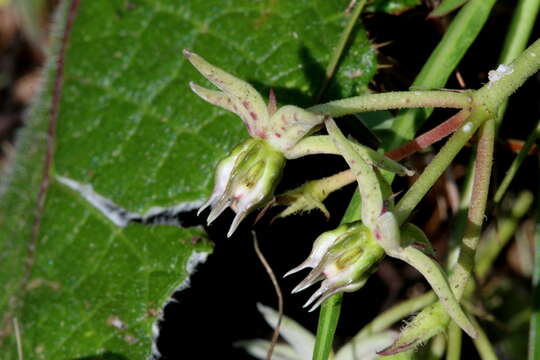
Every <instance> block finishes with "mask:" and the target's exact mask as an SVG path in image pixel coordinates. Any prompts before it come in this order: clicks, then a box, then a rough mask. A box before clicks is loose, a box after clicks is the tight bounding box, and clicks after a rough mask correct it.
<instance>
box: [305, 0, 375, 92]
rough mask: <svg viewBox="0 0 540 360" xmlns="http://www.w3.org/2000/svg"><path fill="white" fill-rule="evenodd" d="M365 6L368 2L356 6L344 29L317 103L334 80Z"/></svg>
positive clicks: (328, 67)
mask: <svg viewBox="0 0 540 360" xmlns="http://www.w3.org/2000/svg"><path fill="white" fill-rule="evenodd" d="M365 5H366V0H360V1H359V2H358V4H356V5H355V7H354V10H353V12H352V13H351V16H350V18H349V21H348V22H347V26H345V29H343V32H342V33H341V36H340V38H339V43H338V44H337V46H336V48H335V49H334V52H333V53H332V58H331V59H330V63H329V64H328V66H327V67H326V73H325V78H324V81H323V84H322V86H321V88H320V89H319V92H318V94H317V96H316V97H315V99H316V100H317V102H318V101H319V100H320V98H321V96H322V95H323V93H324V91H325V90H326V88H327V86H328V83H329V82H330V80H331V79H332V76H334V72H335V71H336V68H337V65H338V62H339V59H340V58H341V55H342V54H343V50H344V49H345V45H347V42H348V41H349V37H350V36H351V32H352V30H353V28H354V25H355V24H356V22H357V21H358V17H359V16H360V13H362V10H363V9H364V6H365Z"/></svg>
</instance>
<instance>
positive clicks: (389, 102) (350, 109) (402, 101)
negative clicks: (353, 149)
mask: <svg viewBox="0 0 540 360" xmlns="http://www.w3.org/2000/svg"><path fill="white" fill-rule="evenodd" d="M470 105H471V98H470V96H469V94H468V93H467V92H449V91H394V92H387V93H380V94H367V95H361V96H355V97H351V98H347V99H342V100H335V101H331V102H328V103H325V104H320V105H315V106H312V107H310V108H309V109H308V111H311V112H314V113H319V114H323V115H329V116H331V117H340V116H343V115H348V114H357V113H360V112H367V111H375V110H388V109H407V108H418V107H441V108H454V109H465V108H468V107H469V106H470Z"/></svg>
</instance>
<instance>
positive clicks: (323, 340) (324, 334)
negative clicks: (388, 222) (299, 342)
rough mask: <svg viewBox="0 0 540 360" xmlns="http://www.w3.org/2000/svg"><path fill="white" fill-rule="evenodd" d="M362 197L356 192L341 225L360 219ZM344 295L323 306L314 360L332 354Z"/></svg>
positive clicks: (335, 296) (324, 303) (322, 358)
mask: <svg viewBox="0 0 540 360" xmlns="http://www.w3.org/2000/svg"><path fill="white" fill-rule="evenodd" d="M359 208H360V195H359V193H358V191H356V192H355V193H354V195H353V197H352V199H351V202H350V203H349V207H348V208H347V211H346V212H345V215H344V216H343V219H341V223H342V224H344V223H347V222H352V221H356V220H359V219H360V211H359ZM342 299H343V294H342V293H339V294H336V295H333V296H331V297H330V298H329V299H328V300H326V301H324V302H323V303H322V305H321V311H320V313H319V324H318V326H317V335H316V338H315V347H314V348H313V360H327V359H328V356H329V355H330V353H331V352H332V342H333V340H334V334H335V332H336V328H337V323H338V320H339V314H340V312H341V300H342Z"/></svg>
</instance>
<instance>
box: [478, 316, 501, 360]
mask: <svg viewBox="0 0 540 360" xmlns="http://www.w3.org/2000/svg"><path fill="white" fill-rule="evenodd" d="M472 321H473V322H474V325H475V327H476V329H477V331H478V336H477V337H476V339H473V341H474V346H475V347H476V350H478V354H479V355H480V359H482V360H498V357H497V354H496V353H495V350H494V349H493V345H491V343H490V342H489V339H488V337H487V336H486V333H485V332H484V330H482V328H481V327H480V324H478V322H477V321H476V320H475V319H472Z"/></svg>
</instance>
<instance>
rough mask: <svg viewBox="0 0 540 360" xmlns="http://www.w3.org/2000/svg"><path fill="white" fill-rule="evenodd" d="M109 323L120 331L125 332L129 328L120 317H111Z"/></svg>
mask: <svg viewBox="0 0 540 360" xmlns="http://www.w3.org/2000/svg"><path fill="white" fill-rule="evenodd" d="M108 323H109V325H111V326H113V327H115V328H117V329H119V330H124V329H125V328H126V327H127V326H126V324H124V322H123V321H122V320H120V318H119V317H118V316H111V317H109V319H108Z"/></svg>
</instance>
